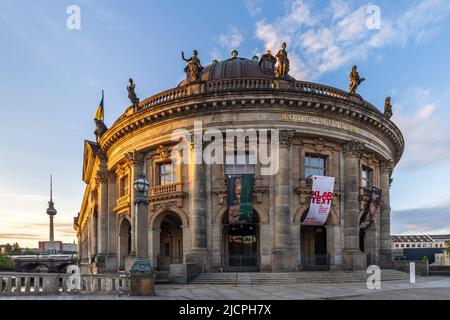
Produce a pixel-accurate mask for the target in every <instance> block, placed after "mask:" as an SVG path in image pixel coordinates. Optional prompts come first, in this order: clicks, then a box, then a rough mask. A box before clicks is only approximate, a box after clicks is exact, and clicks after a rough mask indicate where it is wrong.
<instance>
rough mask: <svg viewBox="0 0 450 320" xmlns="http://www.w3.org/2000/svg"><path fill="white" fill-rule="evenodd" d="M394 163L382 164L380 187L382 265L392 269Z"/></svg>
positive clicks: (384, 162)
mask: <svg viewBox="0 0 450 320" xmlns="http://www.w3.org/2000/svg"><path fill="white" fill-rule="evenodd" d="M393 169H394V162H393V161H392V160H385V161H382V162H381V163H380V186H381V189H382V194H381V204H380V265H381V267H382V268H391V267H392V249H391V206H390V196H389V189H390V184H391V175H392V170H393Z"/></svg>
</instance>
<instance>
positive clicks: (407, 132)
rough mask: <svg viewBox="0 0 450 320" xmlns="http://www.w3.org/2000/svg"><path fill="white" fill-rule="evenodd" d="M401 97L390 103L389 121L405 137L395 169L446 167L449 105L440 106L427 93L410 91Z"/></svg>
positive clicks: (449, 138)
mask: <svg viewBox="0 0 450 320" xmlns="http://www.w3.org/2000/svg"><path fill="white" fill-rule="evenodd" d="M402 96H403V97H402ZM402 96H400V98H399V101H398V102H395V101H394V103H393V105H394V116H393V118H392V120H393V121H394V122H395V123H396V124H397V126H398V127H399V128H400V130H401V131H402V133H403V135H404V137H405V154H404V155H403V157H402V161H401V162H400V163H399V166H398V169H417V168H423V167H426V166H429V165H433V166H435V165H437V164H445V163H448V161H449V160H450V136H449V135H448V128H449V127H450V121H449V117H448V115H447V116H446V115H445V114H446V111H447V109H448V107H449V105H448V104H447V105H443V104H442V103H441V102H440V101H439V100H438V99H437V98H436V96H435V95H433V93H432V91H431V90H429V89H421V88H414V89H410V90H408V91H407V92H405V93H404V94H402Z"/></svg>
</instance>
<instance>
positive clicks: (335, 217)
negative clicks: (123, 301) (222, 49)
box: [75, 60, 404, 278]
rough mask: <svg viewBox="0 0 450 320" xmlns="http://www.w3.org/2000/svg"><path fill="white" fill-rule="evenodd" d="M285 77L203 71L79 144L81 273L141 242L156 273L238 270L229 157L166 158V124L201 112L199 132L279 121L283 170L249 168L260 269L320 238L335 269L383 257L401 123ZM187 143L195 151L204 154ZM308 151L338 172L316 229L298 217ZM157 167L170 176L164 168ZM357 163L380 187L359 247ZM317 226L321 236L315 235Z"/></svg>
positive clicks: (187, 124)
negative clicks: (215, 75)
mask: <svg viewBox="0 0 450 320" xmlns="http://www.w3.org/2000/svg"><path fill="white" fill-rule="evenodd" d="M247 63H253V62H251V61H250V60H248V62H247ZM280 81H282V80H276V79H272V78H254V79H249V78H246V77H242V78H230V79H213V80H211V79H205V78H204V77H203V78H202V81H198V82H195V83H182V84H181V85H180V86H179V87H176V88H174V89H171V90H168V91H166V92H163V93H161V94H158V95H156V96H153V97H150V98H148V99H146V100H144V101H141V102H140V103H139V104H137V105H134V106H130V107H129V108H128V109H127V110H126V111H125V113H124V114H123V115H122V116H121V117H120V118H119V119H118V120H117V121H116V122H115V123H114V124H113V125H112V127H111V128H109V129H108V131H106V133H105V134H104V135H103V136H102V137H101V138H100V139H99V141H98V143H95V142H90V141H86V142H85V151H84V164H83V180H84V182H85V183H86V191H85V194H84V197H83V202H82V206H81V210H80V213H79V215H78V217H77V219H76V223H75V228H76V230H77V232H78V238H79V244H80V245H79V247H80V248H79V250H80V251H79V255H80V257H81V265H82V267H83V270H84V272H94V273H95V272H97V273H106V272H111V273H115V272H118V271H119V270H128V269H129V267H130V266H131V265H132V263H133V261H134V259H135V258H136V256H137V248H139V249H140V250H139V251H140V252H142V250H143V249H144V250H146V254H145V256H146V257H148V258H149V260H150V261H151V262H152V264H153V266H154V267H155V268H156V269H157V270H162V271H167V272H170V270H172V272H173V273H174V275H173V276H174V277H178V278H179V277H180V273H183V272H185V271H183V270H186V269H190V268H192V267H189V266H190V265H192V264H194V265H199V266H201V270H202V271H227V270H232V269H233V268H232V266H230V258H229V256H228V255H229V250H230V248H229V247H228V245H229V243H228V241H229V237H230V234H231V233H227V232H228V231H227V230H228V227H227V226H225V225H226V216H227V188H226V175H225V170H226V168H225V166H224V165H222V164H212V165H208V164H204V163H202V164H192V163H181V162H180V161H177V163H178V164H179V165H176V166H175V165H173V163H174V161H175V160H174V158H173V156H172V157H171V155H172V151H173V149H174V147H175V145H176V141H173V140H172V139H171V135H172V133H173V132H174V131H175V130H177V129H186V130H188V131H190V132H192V131H193V128H194V125H195V122H196V121H201V123H202V128H203V130H206V129H209V128H217V129H219V130H221V131H222V132H225V130H226V129H250V128H253V129H256V130H258V129H278V130H280V131H279V132H280V144H279V155H280V157H279V170H278V173H277V174H276V175H272V176H270V175H262V174H261V165H260V164H259V163H258V164H256V165H255V167H254V171H255V178H254V199H253V206H254V211H255V213H254V216H255V224H254V228H255V229H256V230H254V234H253V237H254V238H253V239H254V240H252V241H253V244H254V250H255V254H254V258H255V263H254V268H255V269H256V270H260V271H273V272H280V271H281V272H283V271H295V270H307V267H314V265H315V264H316V263H315V262H314V261H316V262H317V259H318V255H317V250H318V249H317V248H318V247H317V245H318V242H320V241H322V240H323V241H325V242H324V244H323V245H324V248H325V249H322V250H325V251H324V252H322V253H323V258H324V259H325V260H324V261H325V263H324V265H326V267H327V268H329V269H331V270H335V269H352V270H355V269H361V268H364V267H366V266H367V265H368V264H381V266H389V265H390V263H391V260H392V259H391V247H390V206H389V188H390V183H391V175H392V170H393V168H394V165H395V164H396V163H397V162H398V161H399V160H400V157H401V155H402V153H403V149H404V140H403V137H402V134H401V132H400V131H399V129H398V128H397V127H396V126H395V124H394V123H393V122H392V121H391V120H389V119H386V118H385V117H384V116H383V114H382V112H380V111H379V110H378V109H377V108H375V107H374V106H373V105H371V104H370V103H368V102H366V101H364V100H363V99H362V98H360V97H359V96H357V95H349V94H347V93H346V92H343V91H341V90H338V89H335V88H330V87H327V86H323V85H319V84H313V83H308V82H302V81H296V80H293V79H292V80H283V81H282V83H280ZM224 141H225V139H224ZM191 148H192V150H191V151H192V152H191V154H193V155H194V156H195V155H196V154H198V153H201V151H202V148H200V149H199V148H198V147H195V146H193V145H192V146H191ZM176 154H177V156H176V157H182V156H183V155H182V154H180V153H176ZM306 157H319V158H320V159H323V161H324V171H325V175H327V176H334V177H335V186H334V191H335V193H334V197H333V200H332V208H331V212H330V214H329V217H328V220H327V222H326V224H325V226H323V227H322V228H320V229H308V228H305V227H304V226H302V225H301V221H302V217H304V214H305V212H307V210H308V207H309V202H310V195H309V191H310V190H311V186H310V184H309V183H308V180H307V179H306V178H305V170H306V165H305V159H306ZM171 163H172V165H171ZM161 166H164V168H163V169H164V170H166V171H167V170H168V171H167V172H169V175H168V176H164V177H162V174H161V170H163V169H161V168H162V167H161ZM363 170H365V171H366V172H369V175H370V176H369V178H370V185H373V186H376V187H379V188H381V189H382V190H383V195H382V201H381V209H380V213H381V214H379V215H377V217H376V220H375V222H374V223H373V224H372V225H371V226H370V228H369V229H368V230H366V233H365V239H363V241H364V243H365V245H364V252H362V251H361V250H360V236H359V218H360V217H361V214H362V213H363V210H364V208H365V206H366V204H367V202H368V200H369V198H368V188H367V186H363V185H362V174H363ZM166 171H164V172H166ZM141 173H144V174H145V175H146V177H147V178H148V180H149V181H150V185H151V187H150V191H149V193H148V197H147V198H148V201H149V204H148V206H147V207H146V208H147V214H146V215H139V214H137V208H136V207H135V204H134V200H135V198H136V196H135V191H134V190H133V187H132V186H133V181H134V180H135V179H136V178H137V176H138V175H139V174H141ZM162 179H168V180H164V181H163V182H162ZM143 217H146V221H142V219H143ZM252 230H253V229H252ZM323 233H324V234H325V235H326V236H324V237H322V236H321V235H318V234H323ZM320 237H322V238H320ZM138 239H147V240H148V241H147V242H145V244H143V243H139V241H140V242H142V241H144V240H138ZM320 239H322V240H320ZM311 259H312V260H311ZM314 259H316V260H314ZM252 266H253V265H252ZM238 269H239V268H238ZM249 270H250V269H249Z"/></svg>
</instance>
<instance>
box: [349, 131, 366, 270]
mask: <svg viewBox="0 0 450 320" xmlns="http://www.w3.org/2000/svg"><path fill="white" fill-rule="evenodd" d="M363 149H364V144H363V143H361V142H358V141H355V140H350V141H349V142H347V143H345V144H344V145H343V152H344V174H345V176H344V252H343V263H344V266H345V267H347V268H349V269H351V270H360V269H365V268H366V267H367V258H366V255H365V254H364V253H363V252H361V250H360V249H359V221H358V216H359V185H360V181H359V180H360V179H359V159H360V158H361V155H362V151H363Z"/></svg>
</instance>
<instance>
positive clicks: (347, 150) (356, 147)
mask: <svg viewBox="0 0 450 320" xmlns="http://www.w3.org/2000/svg"><path fill="white" fill-rule="evenodd" d="M342 149H343V151H344V156H345V157H355V158H361V156H362V152H363V150H364V143H362V142H359V141H356V140H350V141H348V142H346V143H344V144H343V145H342Z"/></svg>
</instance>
